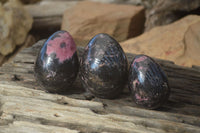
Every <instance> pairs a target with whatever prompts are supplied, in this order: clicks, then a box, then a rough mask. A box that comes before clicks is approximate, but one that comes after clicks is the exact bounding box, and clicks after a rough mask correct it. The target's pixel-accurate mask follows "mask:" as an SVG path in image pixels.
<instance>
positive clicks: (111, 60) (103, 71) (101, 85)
mask: <svg viewBox="0 0 200 133" xmlns="http://www.w3.org/2000/svg"><path fill="white" fill-rule="evenodd" d="M127 75H128V63H127V58H126V55H125V53H124V51H123V50H122V48H121V46H120V45H119V43H118V42H117V41H116V40H115V39H114V38H112V37H111V36H109V35H108V34H104V33H101V34H97V35H96V36H94V37H93V38H92V39H91V40H90V42H89V43H88V45H87V46H86V48H85V51H84V54H83V56H82V59H81V63H80V79H81V81H82V84H83V87H84V88H85V89H86V90H87V91H88V92H90V93H91V94H93V95H94V96H96V97H99V98H108V99H112V98H116V97H117V96H119V94H120V93H121V92H122V89H123V87H124V85H125V83H126V81H127Z"/></svg>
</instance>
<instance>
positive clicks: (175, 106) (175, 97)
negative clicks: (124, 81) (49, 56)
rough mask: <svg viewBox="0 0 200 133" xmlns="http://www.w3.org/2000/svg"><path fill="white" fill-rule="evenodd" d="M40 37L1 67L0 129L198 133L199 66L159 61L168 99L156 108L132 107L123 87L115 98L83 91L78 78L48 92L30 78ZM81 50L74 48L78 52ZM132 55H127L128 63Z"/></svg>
mask: <svg viewBox="0 0 200 133" xmlns="http://www.w3.org/2000/svg"><path fill="white" fill-rule="evenodd" d="M44 41H45V40H42V41H40V42H38V43H37V44H36V45H33V46H32V47H30V48H26V49H24V50H23V51H21V52H20V53H19V54H17V56H16V57H15V58H14V59H13V60H12V61H10V62H9V63H6V64H4V65H3V67H1V68H0V133H5V132H11V133H12V132H13V133H14V132H15V131H16V132H24V133H25V132H28V133H32V132H33V133H34V132H39V133H40V132H41V133H48V132H50V131H51V132H53V133H54V132H55V133H57V132H69V133H70V132H72V133H73V132H81V133H86V132H87V133H92V132H97V133H100V132H111V133H124V132H127V133H129V132H130V133H132V132H138V133H146V132H149V133H151V132H152V133H164V132H173V133H183V132H194V133H199V132H200V101H199V97H200V69H198V67H195V68H186V67H181V66H177V65H175V64H173V62H170V61H165V60H159V59H156V61H157V62H158V63H159V64H160V65H161V67H162V68H163V69H164V71H165V72H166V73H167V75H168V78H169V84H170V87H171V95H170V98H169V101H168V102H167V103H166V104H165V105H164V106H163V107H162V108H160V109H158V110H147V109H143V108H139V107H137V106H136V105H135V104H134V103H133V101H132V100H131V98H130V97H129V91H128V88H127V87H125V88H124V91H123V93H122V94H121V96H120V97H119V98H117V99H114V100H107V99H99V98H96V97H92V96H90V95H88V94H87V93H86V92H85V91H84V89H83V88H82V86H81V84H80V81H79V78H77V80H76V82H75V83H74V85H73V86H72V88H70V89H71V90H72V89H73V91H70V92H69V93H67V94H50V93H47V92H45V91H43V90H42V88H41V87H40V86H38V84H37V83H36V82H35V79H34V72H33V67H34V61H35V59H36V56H37V53H38V51H39V49H40V47H41V45H42V44H43V43H44ZM82 53H83V48H81V47H79V48H78V54H79V56H81V55H82ZM134 56H135V55H132V54H127V57H128V60H129V62H130V61H131V60H132V59H133V57H134Z"/></svg>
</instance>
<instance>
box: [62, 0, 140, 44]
mask: <svg viewBox="0 0 200 133" xmlns="http://www.w3.org/2000/svg"><path fill="white" fill-rule="evenodd" d="M143 27H144V8H143V7H142V6H132V5H115V4H103V3H96V2H89V1H84V2H79V3H77V4H76V5H75V6H73V7H72V8H70V9H67V10H66V11H65V13H64V17H63V22H62V29H63V30H67V31H69V32H70V34H72V36H73V37H74V39H75V41H76V43H77V45H86V44H87V43H88V41H89V40H90V39H91V38H92V37H93V36H94V35H96V34H98V33H107V34H109V35H111V36H113V37H114V38H115V39H116V40H118V41H123V40H126V39H128V38H130V37H134V36H137V35H139V34H141V33H142V31H143Z"/></svg>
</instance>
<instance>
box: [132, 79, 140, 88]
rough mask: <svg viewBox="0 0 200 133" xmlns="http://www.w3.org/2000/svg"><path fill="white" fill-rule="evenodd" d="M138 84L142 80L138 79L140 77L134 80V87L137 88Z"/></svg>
mask: <svg viewBox="0 0 200 133" xmlns="http://www.w3.org/2000/svg"><path fill="white" fill-rule="evenodd" d="M136 84H140V82H139V81H138V79H135V80H134V81H133V86H134V89H135V88H136Z"/></svg>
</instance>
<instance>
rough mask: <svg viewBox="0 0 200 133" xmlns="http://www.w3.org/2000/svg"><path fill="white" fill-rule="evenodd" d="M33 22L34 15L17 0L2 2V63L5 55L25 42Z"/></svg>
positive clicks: (0, 54)
mask: <svg viewBox="0 0 200 133" xmlns="http://www.w3.org/2000/svg"><path fill="white" fill-rule="evenodd" d="M32 22H33V19H32V17H31V16H30V15H29V14H28V13H27V12H26V10H24V8H23V6H22V5H21V4H20V3H19V2H18V1H17V0H10V1H9V2H7V3H5V4H4V5H1V4H0V29H1V30H0V58H1V59H0V65H1V63H2V62H1V61H2V60H3V58H4V57H5V56H8V55H10V54H12V52H13V51H14V50H15V49H16V47H17V46H21V45H22V44H23V43H24V41H25V39H26V36H27V33H28V32H29V30H30V29H31V26H32Z"/></svg>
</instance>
